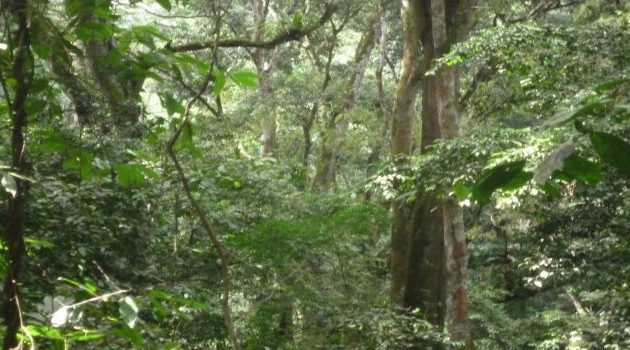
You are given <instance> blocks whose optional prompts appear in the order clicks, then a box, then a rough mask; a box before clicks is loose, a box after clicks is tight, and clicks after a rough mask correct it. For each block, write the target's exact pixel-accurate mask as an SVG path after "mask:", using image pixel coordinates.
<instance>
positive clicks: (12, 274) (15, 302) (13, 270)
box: [2, 0, 33, 349]
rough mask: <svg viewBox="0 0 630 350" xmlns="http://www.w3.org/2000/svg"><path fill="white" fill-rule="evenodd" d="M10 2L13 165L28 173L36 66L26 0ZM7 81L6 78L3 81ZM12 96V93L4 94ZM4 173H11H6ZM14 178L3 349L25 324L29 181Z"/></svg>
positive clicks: (15, 343) (9, 346)
mask: <svg viewBox="0 0 630 350" xmlns="http://www.w3.org/2000/svg"><path fill="white" fill-rule="evenodd" d="M3 5H6V6H7V9H8V10H9V14H10V16H11V17H12V18H11V20H12V21H15V24H16V25H17V30H16V31H15V32H14V33H15V34H14V36H13V37H11V38H9V42H10V43H11V46H10V48H11V49H12V50H13V51H14V55H15V57H14V59H13V66H12V71H11V77H12V78H13V79H14V84H15V85H14V96H13V101H11V102H10V103H9V101H7V102H8V105H9V106H10V108H9V110H10V113H11V124H12V125H11V168H12V169H13V171H15V172H17V173H18V174H20V175H23V176H28V170H29V166H28V163H27V161H26V138H25V135H26V127H27V122H28V115H27V112H26V102H27V97H28V94H29V92H30V83H31V82H30V78H29V76H30V72H31V71H32V69H33V61H32V57H33V56H32V53H31V48H30V30H29V24H28V23H29V20H28V18H27V13H28V11H27V10H28V2H27V0H15V1H12V2H11V3H3ZM3 84H4V82H3ZM5 97H6V98H7V99H10V96H5ZM4 176H11V175H9V174H5V175H4ZM11 180H12V181H15V188H14V191H15V192H14V193H12V194H10V196H9V198H8V216H7V223H6V224H7V228H6V232H5V235H4V237H3V238H4V241H5V243H6V247H7V255H6V263H7V272H6V276H5V280H4V289H3V294H4V300H3V310H2V311H3V314H4V319H5V324H6V327H7V328H6V333H5V336H4V344H3V349H13V348H16V347H17V346H18V344H19V341H18V338H17V334H18V332H19V331H20V328H21V327H22V314H21V311H20V301H19V288H18V284H19V282H20V275H21V273H22V265H23V259H24V227H23V226H24V219H25V207H26V196H27V191H28V183H27V181H26V180H24V179H22V178H17V177H11Z"/></svg>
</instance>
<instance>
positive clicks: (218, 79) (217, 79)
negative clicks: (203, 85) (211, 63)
mask: <svg viewBox="0 0 630 350" xmlns="http://www.w3.org/2000/svg"><path fill="white" fill-rule="evenodd" d="M212 74H213V75H214V83H213V85H212V92H213V93H214V95H215V96H219V95H220V94H221V91H223V87H224V86H225V73H223V71H222V70H220V69H215V70H214V71H213V72H212Z"/></svg>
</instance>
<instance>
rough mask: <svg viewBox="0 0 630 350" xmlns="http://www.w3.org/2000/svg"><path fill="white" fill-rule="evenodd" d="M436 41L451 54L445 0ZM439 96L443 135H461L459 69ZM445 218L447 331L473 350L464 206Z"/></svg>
mask: <svg viewBox="0 0 630 350" xmlns="http://www.w3.org/2000/svg"><path fill="white" fill-rule="evenodd" d="M431 6H432V8H431V10H432V14H431V17H432V18H431V19H432V26H433V41H434V43H435V47H436V49H437V51H438V52H439V53H440V54H444V53H446V52H447V51H448V47H449V46H450V45H449V39H448V37H447V23H446V20H447V16H446V8H445V3H444V0H432V1H431ZM436 81H437V89H436V90H437V91H436V92H437V94H436V101H437V105H438V115H439V125H440V133H441V134H442V137H444V138H449V139H450V138H456V137H458V136H459V122H458V118H459V116H458V111H457V105H458V101H457V77H456V69H455V67H442V68H440V70H439V71H438V72H437V76H436ZM442 212H443V213H442V215H443V217H444V255H445V273H446V276H445V278H446V279H445V286H444V287H445V298H446V300H445V301H446V302H445V305H446V311H445V322H446V328H447V329H448V331H449V333H450V334H451V336H452V337H453V339H454V340H456V341H460V342H463V343H464V344H465V348H466V349H472V338H471V336H470V327H469V325H468V294H467V289H466V280H467V263H468V253H467V247H466V241H465V237H464V218H463V213H462V209H461V207H460V206H459V205H458V204H457V202H455V201H454V200H453V199H447V200H446V202H445V203H444V205H443V207H442Z"/></svg>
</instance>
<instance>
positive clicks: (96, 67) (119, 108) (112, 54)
mask: <svg viewBox="0 0 630 350" xmlns="http://www.w3.org/2000/svg"><path fill="white" fill-rule="evenodd" d="M107 5H108V6H110V7H111V2H110V1H108V2H107ZM70 15H71V16H73V17H75V18H76V20H77V22H78V23H79V26H82V25H86V24H90V23H95V24H99V25H106V24H107V20H105V19H103V18H102V17H99V16H98V15H96V14H94V13H93V10H90V9H88V8H83V7H81V6H78V5H77V6H75V8H74V13H70ZM83 46H84V49H85V56H86V58H87V62H88V64H89V68H90V70H91V73H92V76H93V77H94V79H95V80H96V83H97V84H98V86H99V88H100V89H101V91H102V93H103V95H104V96H105V100H106V102H107V105H108V109H109V112H110V113H111V115H112V118H113V122H114V125H115V126H116V127H117V129H118V131H119V132H121V134H123V135H125V136H134V132H133V129H134V128H133V127H134V126H135V124H136V123H137V122H138V121H139V120H140V115H141V112H142V109H141V108H140V106H139V105H138V101H139V100H140V91H141V90H142V85H143V83H144V78H143V77H137V78H134V79H124V80H123V79H121V78H120V75H119V74H118V73H119V72H120V69H121V68H123V67H124V68H128V67H127V65H129V64H133V62H132V61H131V60H126V58H125V57H123V55H122V54H121V53H120V52H118V51H117V49H116V46H115V43H114V41H113V40H112V38H101V37H97V36H92V37H90V38H88V39H85V40H83Z"/></svg>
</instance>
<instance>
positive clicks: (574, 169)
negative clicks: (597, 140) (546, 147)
mask: <svg viewBox="0 0 630 350" xmlns="http://www.w3.org/2000/svg"><path fill="white" fill-rule="evenodd" d="M562 170H564V172H566V173H567V174H569V175H570V176H572V177H573V178H575V179H577V180H580V181H582V182H584V183H587V184H595V183H597V182H598V181H599V179H600V178H601V177H602V174H601V171H600V169H599V166H598V165H597V164H595V163H593V162H591V161H590V160H588V159H586V158H582V157H580V156H578V155H577V154H572V155H571V156H569V157H568V158H566V159H565V160H564V166H563V167H562Z"/></svg>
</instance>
